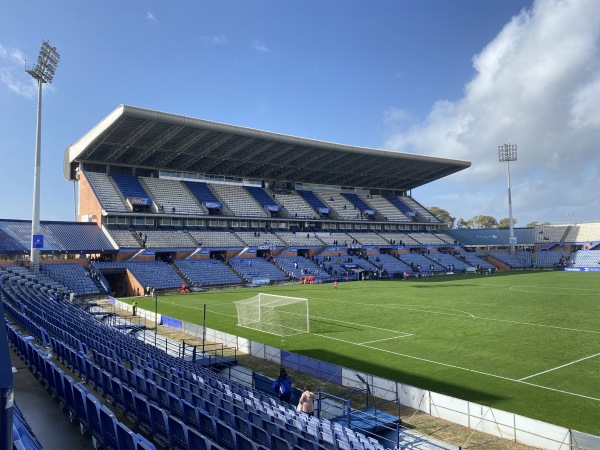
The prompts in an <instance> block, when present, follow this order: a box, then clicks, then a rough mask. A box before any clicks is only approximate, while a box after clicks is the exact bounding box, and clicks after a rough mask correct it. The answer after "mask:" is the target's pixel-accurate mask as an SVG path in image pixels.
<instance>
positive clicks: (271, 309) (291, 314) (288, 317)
mask: <svg viewBox="0 0 600 450" xmlns="http://www.w3.org/2000/svg"><path fill="white" fill-rule="evenodd" d="M234 303H235V307H236V309H237V317H238V325H239V326H240V327H245V328H252V329H253V330H259V331H263V332H265V333H269V334H275V335H277V336H293V335H295V334H304V333H309V332H310V321H309V317H308V299H306V298H298V297H285V296H282V295H271V294H262V293H261V294H258V295H256V296H254V297H252V298H248V299H246V300H239V301H236V302H234Z"/></svg>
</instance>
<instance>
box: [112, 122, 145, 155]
mask: <svg viewBox="0 0 600 450" xmlns="http://www.w3.org/2000/svg"><path fill="white" fill-rule="evenodd" d="M155 124H156V122H153V121H148V122H142V123H141V124H140V125H139V126H138V127H136V128H135V129H134V130H133V131H132V132H131V133H129V134H128V135H127V137H125V140H123V141H122V142H121V143H120V144H119V145H117V146H116V147H115V148H113V149H112V151H110V152H109V154H108V155H107V157H106V160H107V161H109V162H114V161H116V160H118V159H119V158H120V157H121V155H122V154H123V153H125V152H126V151H127V150H128V149H129V147H131V146H133V145H134V144H135V143H136V141H137V140H138V139H139V138H140V137H142V136H143V135H144V134H145V133H147V132H148V131H149V130H150V129H151V128H152V127H153V126H154V125H155Z"/></svg>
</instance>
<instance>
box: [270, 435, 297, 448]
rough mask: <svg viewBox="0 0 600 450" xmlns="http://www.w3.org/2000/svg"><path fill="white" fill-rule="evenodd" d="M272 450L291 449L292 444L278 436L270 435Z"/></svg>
mask: <svg viewBox="0 0 600 450" xmlns="http://www.w3.org/2000/svg"><path fill="white" fill-rule="evenodd" d="M270 448H271V449H272V450H293V448H292V444H290V443H289V442H288V441H286V440H285V439H283V438H282V437H279V436H275V435H273V436H271V447H270Z"/></svg>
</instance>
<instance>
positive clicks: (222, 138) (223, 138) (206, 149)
mask: <svg viewBox="0 0 600 450" xmlns="http://www.w3.org/2000/svg"><path fill="white" fill-rule="evenodd" d="M232 138H233V136H232V135H230V134H223V135H217V137H215V138H214V139H213V140H212V141H210V142H209V143H208V144H206V145H204V146H203V147H202V150H201V151H199V152H198V153H196V154H195V155H193V156H192V157H191V158H188V159H187V161H185V162H184V163H183V164H181V169H182V170H189V169H191V168H192V167H193V166H194V164H196V163H197V162H198V161H200V160H201V159H202V158H204V157H205V156H206V155H208V154H209V153H210V152H212V151H213V150H214V149H216V148H217V147H219V146H220V145H223V144H224V143H225V142H227V141H228V140H230V139H232Z"/></svg>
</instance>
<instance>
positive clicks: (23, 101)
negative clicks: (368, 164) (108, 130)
mask: <svg viewBox="0 0 600 450" xmlns="http://www.w3.org/2000/svg"><path fill="white" fill-rule="evenodd" d="M43 6H46V7H47V8H48V9H47V10H45V11H43V12H41V9H42V7H43ZM0 30H2V31H1V32H0V105H1V107H0V124H1V125H0V152H1V154H2V162H3V164H1V165H0V183H1V184H0V217H2V218H20V219H30V218H31V202H32V200H31V199H32V184H33V156H34V148H35V127H36V100H37V98H36V87H35V84H34V82H33V80H32V79H31V77H30V76H29V75H28V74H27V73H26V72H25V71H24V66H23V64H24V59H25V58H26V59H27V60H28V61H31V62H34V61H35V60H36V58H37V54H38V51H39V48H40V44H41V41H42V40H49V41H50V43H51V44H52V45H53V46H56V48H57V50H58V51H59V53H60V54H61V60H60V63H59V66H58V70H57V73H56V76H55V80H54V83H53V84H52V85H47V86H45V89H44V105H43V113H44V115H43V121H42V123H43V131H42V171H41V186H42V198H41V200H42V206H41V217H42V219H44V220H72V219H73V217H74V204H73V187H72V184H71V183H69V182H67V181H65V180H64V177H63V175H62V162H63V156H64V152H65V149H66V148H67V146H68V145H70V144H72V143H74V142H75V141H77V140H78V139H79V138H80V137H81V136H82V135H83V134H85V133H86V132H87V131H88V130H89V129H90V128H92V127H93V126H94V125H95V124H96V123H98V122H99V121H100V120H101V119H102V118H103V117H105V116H106V115H107V114H109V113H110V112H111V111H112V110H113V109H115V108H116V107H117V106H118V105H119V104H122V103H124V104H129V105H133V106H139V107H143V108H149V109H156V110H160V111H165V112H169V113H174V114H181V115H188V116H192V117H198V118H202V119H207V120H213V121H217V122H225V123H230V124H234V125H240V126H246V127H252V128H258V129H262V130H267V131H273V132H279V133H285V134H290V135H296V136H302V137H307V138H312V139H321V140H325V141H330V142H337V143H343V144H350V145H358V146H364V147H371V148H383V149H389V150H398V151H403V152H408V153H418V154H425V155H432V156H442V157H449V158H457V159H465V160H468V161H472V163H473V166H472V167H471V168H470V169H468V170H465V171H463V172H461V173H459V174H455V175H453V176H451V177H447V178H446V179H443V180H441V181H438V182H435V183H432V184H431V185H430V186H425V187H421V188H418V189H416V190H415V191H414V192H413V195H414V197H415V198H416V199H417V200H419V201H420V202H421V203H423V204H424V205H425V206H440V207H442V208H445V209H447V210H448V211H449V212H450V213H451V215H453V216H454V217H456V218H457V219H458V218H464V219H469V218H471V217H473V216H474V215H478V214H484V215H491V216H494V217H496V218H497V219H501V218H504V217H507V216H508V204H507V195H506V166H505V165H504V164H500V163H499V162H498V156H497V147H498V145H500V144H504V143H508V142H513V143H517V144H518V146H519V160H518V161H517V162H516V163H513V164H511V176H512V193H513V213H514V217H515V218H516V219H517V221H518V222H517V226H519V225H521V226H524V225H525V224H526V223H528V222H531V221H538V222H543V221H549V222H569V221H573V220H575V221H593V220H600V212H599V211H600V200H599V199H598V195H597V186H598V182H599V177H598V176H599V172H600V167H599V161H600V158H599V156H598V149H597V148H598V146H599V145H600V108H599V107H598V105H600V56H599V55H600V52H599V51H598V50H599V44H600V5H598V3H597V0H536V1H533V0H531V1H527V0H485V1H483V0H455V1H448V0H424V1H416V0H410V1H409V0H406V1H405V0H381V1H378V2H366V1H362V2H358V1H348V0H343V1H341V0H340V1H335V0H334V1H316V0H315V1H296V2H291V1H281V0H279V1H247V0H245V1H228V2H222V1H221V2H218V1H213V2H205V1H185V0H182V1H180V2H165V1H152V0H150V1H125V2H124V1H114V0H106V1H102V2H99V1H86V2H81V1H60V0H59V1H56V2H52V4H47V5H42V4H41V3H39V2H17V1H13V0H9V1H8V2H7V4H6V5H4V7H3V14H2V15H1V16H0Z"/></svg>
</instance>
